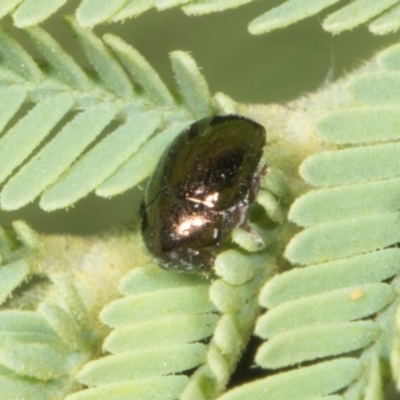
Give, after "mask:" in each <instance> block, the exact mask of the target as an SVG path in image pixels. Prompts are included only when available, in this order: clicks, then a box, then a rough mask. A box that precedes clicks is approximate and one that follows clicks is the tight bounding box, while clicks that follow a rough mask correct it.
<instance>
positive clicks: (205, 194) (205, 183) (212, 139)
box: [141, 115, 265, 271]
mask: <svg viewBox="0 0 400 400" xmlns="http://www.w3.org/2000/svg"><path fill="white" fill-rule="evenodd" d="M264 145H265V130H264V128H263V127H262V126H261V125H259V124H257V123H255V122H253V121H251V120H249V119H246V118H244V117H240V116H236V115H228V116H216V117H210V118H205V119H202V120H200V121H198V122H196V123H194V124H192V125H191V126H189V127H188V128H187V129H186V130H184V131H183V132H182V133H181V134H180V135H179V136H178V137H177V138H176V139H175V140H174V141H173V143H172V144H171V145H170V146H169V148H168V149H167V150H166V151H165V153H164V154H163V156H162V157H161V160H160V162H159V164H158V166H157V168H156V170H155V172H154V174H153V175H152V176H151V178H150V180H149V182H148V185H147V187H146V191H145V197H144V201H143V204H142V209H141V212H142V216H143V223H142V233H143V239H144V242H145V244H146V246H147V248H148V250H149V251H150V252H151V253H152V254H153V255H154V256H155V258H156V259H157V261H158V263H159V264H160V265H161V266H163V267H165V268H168V269H177V270H183V271H194V270H202V269H204V268H206V267H209V266H211V265H212V262H213V259H214V254H215V252H216V250H217V249H218V248H219V247H220V245H221V243H223V241H224V240H225V239H226V238H227V237H228V236H229V234H230V233H231V231H232V229H234V228H235V227H238V226H240V225H242V224H243V223H244V222H245V220H246V218H247V214H248V207H249V204H250V203H251V202H252V201H253V200H254V197H255V195H256V194H257V191H258V186H259V179H260V178H259V164H260V160H261V157H262V153H263V147H264Z"/></svg>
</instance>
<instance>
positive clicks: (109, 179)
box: [0, 17, 232, 211]
mask: <svg viewBox="0 0 400 400" xmlns="http://www.w3.org/2000/svg"><path fill="white" fill-rule="evenodd" d="M67 20H68V23H69V25H70V27H71V29H72V30H73V32H74V34H75V36H76V38H77V39H78V42H79V44H80V45H81V47H82V49H83V51H84V52H85V54H86V55H87V57H88V59H89V61H90V63H91V64H92V65H93V68H94V70H95V71H96V73H97V76H96V77H95V78H94V79H93V78H92V77H90V76H88V75H86V74H85V73H84V72H83V70H82V69H81V68H80V67H79V66H78V65H77V64H76V63H75V62H74V60H73V59H72V58H71V57H70V56H69V55H68V54H67V53H65V52H64V50H63V49H62V48H61V46H60V45H59V44H58V43H57V42H55V41H54V39H52V38H51V37H50V36H49V35H48V34H47V33H46V32H45V31H44V30H42V29H41V28H39V27H32V28H27V29H26V30H25V32H26V34H27V36H28V37H29V38H30V39H31V40H32V43H33V44H34V45H35V46H36V47H37V49H38V51H39V52H40V53H41V55H42V56H43V57H44V59H45V60H46V62H47V67H46V71H44V70H43V71H42V70H41V68H39V66H38V65H37V64H36V62H35V61H34V60H33V59H32V57H31V56H30V55H29V54H28V53H27V52H26V51H25V50H24V49H23V48H22V47H21V46H20V45H19V44H18V43H17V42H16V41H15V40H14V39H13V38H12V37H11V36H10V35H9V34H8V33H7V32H6V31H5V30H0V40H1V41H2V43H3V42H4V46H2V47H1V49H0V57H1V60H0V61H1V62H0V84H1V89H0V90H1V93H2V96H1V99H2V100H1V102H2V104H1V106H2V107H1V111H0V128H1V129H2V130H4V129H5V132H4V134H3V136H2V137H1V139H0V160H1V161H0V169H1V173H0V182H3V183H4V182H5V181H6V180H7V179H8V181H7V182H6V183H5V185H4V187H3V190H2V192H1V194H0V203H1V207H2V208H3V209H6V210H14V209H18V208H20V207H23V206H24V205H26V204H28V203H29V202H32V201H33V200H35V198H37V197H38V196H39V195H41V194H42V197H41V200H40V203H39V204H40V206H41V207H42V208H43V209H45V210H47V211H51V210H55V209H59V208H64V207H68V206H70V205H72V204H73V203H75V202H76V201H77V200H79V199H80V198H82V197H84V196H86V195H87V194H88V193H90V192H91V191H95V192H96V193H97V194H98V195H100V196H106V197H109V196H113V195H115V194H119V193H121V192H123V191H125V190H127V189H129V188H131V187H132V186H134V185H136V184H138V183H140V182H141V181H142V180H143V179H145V178H146V177H147V176H148V175H149V174H150V173H151V171H152V170H153V168H154V166H155V164H156V162H157V161H158V158H159V156H160V154H161V153H162V151H163V150H164V148H165V147H166V146H167V144H168V143H169V142H170V141H171V140H172V139H173V138H174V137H175V136H176V135H177V134H178V133H179V132H180V131H181V130H182V129H183V128H185V127H186V126H187V125H188V124H189V123H190V121H192V120H193V119H194V118H196V119H197V118H201V117H204V116H207V115H210V114H212V113H216V112H218V111H220V112H221V111H222V112H223V111H224V106H225V105H224V104H223V103H222V102H224V101H225V103H226V104H227V107H228V109H229V110H230V109H232V103H229V101H228V102H227V101H226V99H227V98H223V96H222V95H221V94H220V95H219V98H220V99H221V100H220V101H218V99H216V100H215V101H212V99H211V97H210V94H209V91H208V87H207V83H206V81H205V79H204V78H203V76H202V75H201V74H200V72H199V69H198V67H197V66H196V64H195V62H194V60H193V59H192V58H191V57H190V56H189V55H188V54H186V53H184V52H173V53H172V54H171V60H172V64H173V68H174V71H175V75H176V78H177V81H178V85H179V88H180V91H181V93H182V100H183V102H180V101H178V100H176V99H174V97H173V96H172V95H171V94H170V92H169V91H168V89H167V87H166V86H165V85H164V84H163V82H162V81H161V80H160V78H159V76H158V75H157V73H156V72H155V71H154V70H153V69H152V67H151V66H150V65H149V64H148V63H147V61H146V60H145V59H144V58H143V57H142V56H141V55H140V54H139V53H138V52H137V51H136V50H134V49H133V48H132V47H131V46H129V45H128V44H126V43H125V42H123V41H122V40H121V39H119V38H117V37H115V36H113V35H110V34H108V35H106V36H105V38H104V41H102V40H100V39H99V38H98V37H96V36H95V35H94V34H93V33H92V32H91V31H89V30H86V29H84V28H82V27H81V26H80V25H79V24H78V23H77V22H76V21H75V19H74V18H72V17H68V19H67ZM33 82H34V84H33ZM221 101H222V102H221ZM32 102H34V103H36V104H35V105H33V106H32ZM27 104H29V105H30V107H31V108H30V109H28V111H25V113H24V115H23V116H22V117H21V118H20V119H19V120H18V121H16V122H10V121H13V118H14V117H15V116H16V115H17V113H18V112H21V110H22V107H24V106H25V105H27ZM104 131H106V132H107V133H108V134H107V135H106V136H105V137H104V138H102V140H100V141H99V140H98V138H99V136H100V135H104ZM50 135H51V136H52V138H51V140H50V141H48V142H46V143H45V144H43V143H44V142H45V140H46V139H47V138H48V137H49V136H50ZM152 135H153V136H154V137H152V138H151V139H150V137H151V136H152ZM96 141H98V143H96V144H95V145H93V143H94V142H96ZM90 147H91V148H90ZM88 148H90V150H89V151H87V149H88ZM32 152H35V153H36V154H35V155H34V156H33V157H30V156H31V154H32ZM26 160H28V161H27V162H26ZM77 160H78V161H77ZM143 160H146V162H143ZM17 168H19V169H18V170H17ZM28 182H29V183H28Z"/></svg>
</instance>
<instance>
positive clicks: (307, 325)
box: [221, 46, 400, 400]
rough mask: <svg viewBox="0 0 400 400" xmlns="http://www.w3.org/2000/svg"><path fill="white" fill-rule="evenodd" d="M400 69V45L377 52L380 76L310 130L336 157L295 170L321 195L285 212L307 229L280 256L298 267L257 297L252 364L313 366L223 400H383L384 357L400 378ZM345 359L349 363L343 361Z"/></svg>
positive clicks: (324, 156) (348, 89)
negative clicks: (399, 87)
mask: <svg viewBox="0 0 400 400" xmlns="http://www.w3.org/2000/svg"><path fill="white" fill-rule="evenodd" d="M398 60H400V47H399V46H393V47H391V48H389V49H388V50H386V51H385V52H382V53H381V54H380V55H379V56H378V57H377V61H378V71H376V70H375V71H369V72H365V73H364V74H360V75H356V76H355V77H354V78H352V79H350V80H349V81H348V82H347V84H346V85H345V88H344V90H345V93H346V96H347V98H350V99H351V100H350V101H349V102H348V104H346V105H345V106H343V107H342V108H338V109H335V110H332V111H328V112H325V113H323V114H322V115H321V116H319V117H318V119H317V120H316V123H315V129H316V133H317V135H319V137H321V138H323V140H325V141H326V143H329V144H331V145H332V144H333V145H338V146H337V147H336V149H335V150H329V151H324V152H321V153H318V154H315V155H312V156H310V157H308V158H306V159H305V161H304V162H303V163H302V165H301V167H300V173H301V175H302V177H303V179H304V180H305V181H306V182H307V183H309V184H311V185H313V186H317V188H314V189H312V190H310V191H308V192H307V193H305V194H304V195H302V196H301V197H299V198H298V199H297V200H296V201H295V202H294V203H293V205H292V206H291V208H290V211H289V219H290V220H291V221H293V222H295V223H296V224H298V225H300V226H302V227H304V230H302V231H301V232H299V233H298V234H297V235H295V236H294V237H293V238H292V239H291V241H290V242H289V244H288V245H287V247H286V250H285V256H286V258H287V259H288V260H289V261H290V262H291V263H292V264H293V265H295V266H297V268H294V269H292V270H290V271H287V272H284V273H283V274H281V275H277V276H275V277H274V278H273V279H271V280H270V281H269V282H267V283H266V285H265V286H264V287H263V289H262V291H261V295H260V303H261V305H262V306H263V307H265V308H267V309H268V311H267V312H266V313H265V314H264V315H262V316H261V317H260V318H259V319H258V322H257V325H256V329H255V332H256V334H257V335H258V336H260V337H261V338H263V339H264V340H265V342H264V343H263V344H262V345H261V346H260V347H259V349H258V352H257V354H256V357H255V360H256V362H257V363H258V364H259V365H260V366H261V367H263V368H266V369H270V370H271V369H272V370H280V369H282V368H293V367H294V366H295V365H299V364H300V365H301V363H304V362H313V363H314V365H312V366H308V367H300V368H298V369H297V370H296V369H294V370H289V371H286V372H282V373H280V374H276V375H273V376H270V377H267V378H265V379H262V380H260V381H256V382H252V383H249V384H247V385H244V386H242V387H240V388H237V389H233V390H232V391H230V392H228V393H226V394H225V395H223V396H222V397H221V399H224V400H228V399H229V400H232V399H239V398H245V397H251V398H255V399H257V398H261V397H259V396H260V393H265V391H268V393H269V395H270V397H271V398H273V399H277V400H278V399H286V398H291V399H305V398H316V397H321V398H322V397H324V396H328V395H332V396H333V397H335V396H336V395H335V392H337V391H338V390H340V391H341V393H343V398H361V397H362V398H366V399H369V398H371V399H376V398H383V387H384V385H385V379H386V376H385V373H384V371H385V370H386V369H387V368H388V364H389V353H391V363H392V367H393V368H394V371H398V364H397V360H399V359H400V358H399V348H398V341H397V337H398V332H397V331H393V327H392V324H393V321H394V318H395V315H396V312H397V309H398V304H399V302H400V299H399V296H398V277H397V276H398V274H399V271H400V270H399V258H400V251H399V250H398V249H397V248H396V247H393V248H390V247H392V246H394V245H395V244H396V243H398V242H399V241H400V230H399V226H400V223H399V209H400V205H399V202H398V199H399V193H398V188H399V180H398V175H399V171H398V166H396V164H398V156H397V146H398V143H397V142H398V140H399V139H400V136H399V132H398V129H397V128H395V127H397V126H398V119H399V117H398V115H399V113H398V110H397V106H395V105H393V104H395V103H396V99H397V97H396V91H395V89H394V88H393V86H394V85H396V79H397V75H396V74H397V73H398V72H397V68H396V66H397V65H399V64H398ZM389 104H390V105H389ZM375 156H376V159H375ZM393 339H394V340H395V341H394V346H393V347H392V348H391V347H390V346H391V343H392V341H393ZM357 352H358V353H357ZM348 353H352V358H348V357H344V356H345V355H346V354H348ZM325 358H334V359H333V360H330V361H325V360H324V359H325ZM321 360H322V361H321ZM337 365H341V368H343V369H346V368H348V367H349V368H350V369H349V370H348V371H347V375H343V376H342V375H340V373H339V370H332V372H331V373H330V374H328V376H326V377H325V379H326V380H325V381H324V383H323V385H321V386H317V387H316V386H315V382H320V381H321V379H322V378H321V376H320V373H321V372H320V371H321V370H322V369H325V368H333V369H335V368H336V366H337ZM350 366H351V367H350ZM302 374H304V377H303V380H302V382H301V384H300V383H299V384H298V385H297V386H295V387H296V391H295V392H293V393H288V390H290V389H285V388H291V387H293V382H292V379H294V378H293V377H297V376H303V375H302ZM394 374H395V377H396V378H395V379H396V380H398V373H397V372H394ZM278 387H279V388H278ZM324 398H325V397H324ZM338 398H342V397H338Z"/></svg>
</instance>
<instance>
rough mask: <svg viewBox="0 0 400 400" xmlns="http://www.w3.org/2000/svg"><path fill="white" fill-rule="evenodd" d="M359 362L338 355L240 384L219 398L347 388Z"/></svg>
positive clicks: (279, 398) (306, 395)
mask: <svg viewBox="0 0 400 400" xmlns="http://www.w3.org/2000/svg"><path fill="white" fill-rule="evenodd" d="M359 368H360V362H359V361H358V360H356V359H354V358H340V359H337V360H332V361H326V362H323V363H319V364H316V365H313V366H310V367H303V368H301V369H297V370H293V371H289V372H284V373H281V374H277V375H274V376H271V377H268V378H264V379H259V380H257V381H254V382H251V383H248V384H245V385H242V386H240V387H238V388H236V389H233V390H231V391H229V392H227V393H226V394H224V395H223V396H221V397H220V398H219V400H241V399H243V398H246V397H247V396H249V398H251V399H254V400H263V399H265V394H266V393H268V400H287V399H298V400H306V399H314V398H317V397H318V396H324V395H328V394H329V393H332V392H335V391H337V390H339V389H341V388H343V387H346V386H347V385H348V384H349V383H351V381H352V380H353V379H355V378H356V376H357V374H358V373H359Z"/></svg>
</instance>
